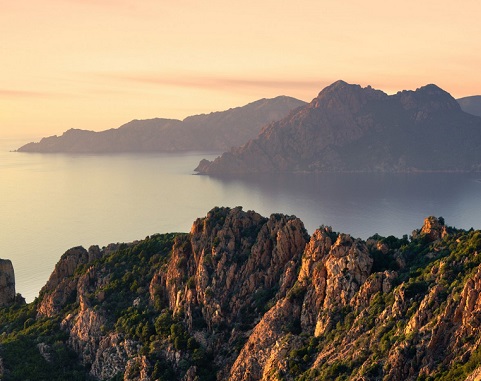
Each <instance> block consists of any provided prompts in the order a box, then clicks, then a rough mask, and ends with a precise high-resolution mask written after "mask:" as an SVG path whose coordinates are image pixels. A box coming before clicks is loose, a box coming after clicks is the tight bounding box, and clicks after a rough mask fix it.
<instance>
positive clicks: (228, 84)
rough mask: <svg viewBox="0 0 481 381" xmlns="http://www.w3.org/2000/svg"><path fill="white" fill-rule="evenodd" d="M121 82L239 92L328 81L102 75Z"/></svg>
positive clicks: (303, 86) (297, 87)
mask: <svg viewBox="0 0 481 381" xmlns="http://www.w3.org/2000/svg"><path fill="white" fill-rule="evenodd" d="M102 76H104V77H110V78H113V79H117V80H121V81H130V82H137V83H142V84H149V85H155V86H173V87H186V88H198V89H206V90H239V89H281V90H283V91H286V92H288V91H290V90H298V91H299V90H310V91H312V90H313V89H314V90H316V89H317V90H319V89H320V86H325V85H327V84H328V83H329V82H328V81H315V80H284V79H257V78H233V77H223V76H181V77H180V76H168V75H157V74H153V75H152V74H102Z"/></svg>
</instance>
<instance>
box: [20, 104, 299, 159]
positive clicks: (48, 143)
mask: <svg viewBox="0 0 481 381" xmlns="http://www.w3.org/2000/svg"><path fill="white" fill-rule="evenodd" d="M303 105H305V102H303V101H300V100H298V99H295V98H290V97H285V96H280V97H277V98H272V99H261V100H258V101H255V102H252V103H249V104H247V105H245V106H243V107H236V108H232V109H229V110H227V111H221V112H213V113H210V114H204V115H195V116H190V117H188V118H186V119H184V121H180V120H175V119H161V118H155V119H148V120H133V121H131V122H129V123H126V124H124V125H123V126H121V127H119V128H117V129H110V130H106V131H101V132H94V131H86V130H79V129H70V130H68V131H66V132H65V133H64V134H63V135H61V136H51V137H48V138H43V139H42V140H41V141H40V142H38V143H29V144H26V145H24V146H22V147H20V148H19V149H18V151H19V152H76V153H112V152H174V151H189V150H190V151H192V150H204V151H205V150H227V149H230V148H231V147H233V146H238V145H241V144H244V143H245V142H247V141H248V140H249V139H252V138H254V137H256V136H257V135H258V134H259V131H260V129H261V127H262V126H263V125H264V124H267V123H269V122H272V121H274V120H278V119H282V118H283V117H284V116H286V115H287V114H288V113H289V112H290V111H291V110H293V109H295V108H297V107H300V106H303Z"/></svg>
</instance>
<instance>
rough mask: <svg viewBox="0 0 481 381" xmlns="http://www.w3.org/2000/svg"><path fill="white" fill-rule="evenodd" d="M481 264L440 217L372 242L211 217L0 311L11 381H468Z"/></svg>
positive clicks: (106, 254) (254, 219) (114, 249)
mask: <svg viewBox="0 0 481 381" xmlns="http://www.w3.org/2000/svg"><path fill="white" fill-rule="evenodd" d="M480 253H481V231H473V230H472V229H471V230H470V231H463V230H456V229H454V228H449V227H447V226H445V225H444V220H443V219H442V218H439V219H438V218H435V217H429V218H427V219H426V220H425V222H424V225H423V227H422V228H421V229H419V230H415V231H414V232H413V233H412V236H411V237H409V238H408V236H407V235H406V236H404V237H403V238H401V239H398V238H395V237H392V236H390V237H385V238H384V237H380V236H378V235H375V236H373V237H372V238H370V239H368V240H367V241H363V240H361V239H355V238H352V237H351V236H349V235H347V234H342V233H336V232H333V231H332V229H331V228H329V227H325V226H321V227H320V228H319V229H318V230H316V231H315V232H314V233H313V234H312V236H311V237H310V238H309V237H308V236H307V234H306V231H305V229H304V227H303V225H302V222H301V221H300V220H299V219H297V218H295V217H293V216H285V215H280V214H274V215H272V216H270V217H269V218H265V217H262V216H260V215H259V214H257V213H255V212H252V211H248V212H244V211H242V209H241V208H240V207H238V208H234V209H228V208H214V209H213V210H211V211H210V212H209V213H208V214H207V216H206V217H205V218H202V219H198V220H196V221H195V222H194V224H193V226H192V229H191V232H190V233H188V234H163V235H155V236H152V237H147V238H146V239H144V240H142V241H138V242H133V243H130V244H115V245H109V246H108V247H105V248H102V249H101V248H98V247H96V246H93V247H91V248H90V249H89V250H85V249H83V248H73V249H71V250H69V251H67V252H66V253H65V254H64V255H63V256H62V258H61V259H60V261H59V263H58V264H57V266H56V267H55V270H54V272H53V273H52V276H51V277H50V279H49V281H48V282H47V284H46V286H45V287H44V288H43V290H42V291H41V294H40V297H39V298H38V300H36V301H35V302H34V303H32V304H30V305H14V306H10V307H3V308H2V309H1V310H0V330H1V335H0V355H1V357H2V359H3V367H1V368H0V369H2V371H3V378H2V379H4V380H16V379H39V380H41V379H52V380H55V379H58V380H61V379H73V380H85V379H93V380H98V379H100V380H110V379H114V380H117V379H119V380H120V379H122V380H144V381H147V380H192V381H193V380H196V379H200V380H216V379H217V380H280V379H283V380H359V381H360V380H364V381H366V380H394V381H397V380H419V379H421V380H439V381H444V380H474V379H475V377H476V375H477V374H479V373H480V372H481V369H480V368H479V362H480V358H481V352H480V351H479V344H480V343H481V332H480V330H479V325H480V323H479V322H480V321H481V255H480ZM20 353H21V355H19V354H20ZM44 369H45V370H44Z"/></svg>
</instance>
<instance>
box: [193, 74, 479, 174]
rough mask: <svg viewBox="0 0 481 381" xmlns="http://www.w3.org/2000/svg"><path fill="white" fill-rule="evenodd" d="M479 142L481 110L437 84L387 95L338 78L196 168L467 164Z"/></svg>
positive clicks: (457, 167) (462, 167) (474, 164)
mask: <svg viewBox="0 0 481 381" xmlns="http://www.w3.org/2000/svg"><path fill="white" fill-rule="evenodd" d="M480 147H481V118H479V117H476V116H473V115H470V114H468V113H465V112H463V111H462V109H461V108H460V105H459V104H458V102H457V101H456V100H455V99H454V98H453V97H452V96H451V95H450V94H449V93H447V92H446V91H444V90H442V89H440V88H439V87H437V86H436V85H432V84H430V85H427V86H423V87H421V88H419V89H417V90H416V91H401V92H398V93H397V94H394V95H387V94H385V93H383V92H382V91H380V90H375V89H372V88H371V87H370V86H368V87H366V88H362V87H361V86H359V85H352V84H348V83H346V82H344V81H337V82H335V83H333V84H332V85H330V86H328V87H326V88H325V89H324V90H322V91H321V92H320V93H319V95H318V96H317V97H316V98H314V99H313V100H312V102H311V103H309V104H308V105H306V106H304V107H301V108H299V109H298V110H296V111H295V112H292V113H291V114H289V115H288V116H286V117H285V118H284V119H282V120H279V121H276V122H272V123H271V124H269V125H268V126H266V127H265V128H264V129H263V130H262V132H261V133H260V134H259V136H258V137H257V138H256V139H253V140H250V141H249V142H247V143H246V144H245V145H243V146H241V147H238V148H233V149H231V151H229V152H226V153H224V154H223V155H222V156H220V157H218V158H217V159H215V160H214V161H212V162H209V161H207V160H203V161H201V162H200V163H199V165H198V167H197V168H196V171H197V172H199V173H201V174H209V175H221V174H239V173H246V172H352V171H361V172H366V171H369V172H373V171H375V172H383V171H384V172H385V171H389V172H406V171H469V170H480V168H481V154H480V152H481V150H480Z"/></svg>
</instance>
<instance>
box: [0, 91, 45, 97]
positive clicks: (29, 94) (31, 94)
mask: <svg viewBox="0 0 481 381" xmlns="http://www.w3.org/2000/svg"><path fill="white" fill-rule="evenodd" d="M50 95H51V94H50V93H43V92H38V91H25V90H9V89H0V97H2V98H38V97H47V96H50Z"/></svg>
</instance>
